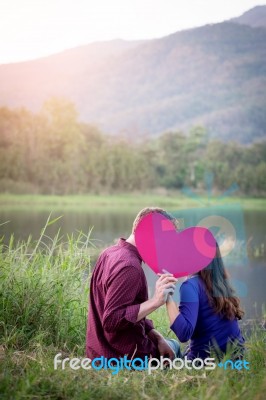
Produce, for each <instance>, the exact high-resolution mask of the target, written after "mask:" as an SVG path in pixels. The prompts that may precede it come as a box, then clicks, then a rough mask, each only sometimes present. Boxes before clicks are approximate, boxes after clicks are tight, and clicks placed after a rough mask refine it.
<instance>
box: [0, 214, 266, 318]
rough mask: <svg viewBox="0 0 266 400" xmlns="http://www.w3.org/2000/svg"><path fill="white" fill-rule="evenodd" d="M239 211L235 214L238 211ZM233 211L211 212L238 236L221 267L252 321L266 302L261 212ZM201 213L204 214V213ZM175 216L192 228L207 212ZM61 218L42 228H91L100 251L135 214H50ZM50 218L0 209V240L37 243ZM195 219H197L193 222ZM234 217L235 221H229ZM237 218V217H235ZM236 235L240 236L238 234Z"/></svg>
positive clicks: (265, 220) (265, 221) (125, 230)
mask: <svg viewBox="0 0 266 400" xmlns="http://www.w3.org/2000/svg"><path fill="white" fill-rule="evenodd" d="M238 211H239V210H238ZM238 211H237V210H236V209H231V210H229V211H228V210H226V211H224V210H222V211H221V210H218V211H217V210H215V213H216V214H217V213H220V214H219V215H221V214H222V212H226V213H227V214H224V215H226V217H228V218H229V220H231V222H232V224H233V225H234V226H235V227H236V226H237V228H236V231H237V229H238V230H239V232H238V231H237V235H240V233H241V235H243V234H244V236H242V237H241V240H240V239H239V240H238V241H239V242H241V241H242V242H244V246H243V243H242V247H241V251H240V253H241V254H238V255H237V258H236V259H235V260H234V262H231V261H230V259H228V260H226V257H225V264H226V267H228V270H229V273H230V275H231V278H232V279H233V281H234V283H235V285H236V286H237V293H238V295H239V296H240V297H241V301H242V304H243V305H244V308H245V311H246V316H245V318H254V317H256V316H260V315H261V310H262V305H263V304H265V303H266V299H265V282H266V257H265V243H266V231H265V226H266V213H265V212H264V211H262V210H257V211H251V210H248V211H244V212H243V213H242V216H241V219H239V215H240V214H239V215H238V216H237V212H238ZM204 213H205V214H204ZM174 214H175V216H176V217H179V216H180V221H181V223H183V225H184V226H183V227H187V226H191V225H195V224H196V223H197V222H198V221H199V220H200V219H202V218H203V217H206V209H205V211H204V212H203V211H202V210H201V209H194V210H193V209H192V210H185V211H184V212H183V214H182V211H180V210H177V211H175V213H174ZM60 215H63V216H62V218H61V219H60V220H59V221H57V222H56V223H55V224H53V225H51V226H49V227H48V228H47V232H46V233H47V234H48V235H49V236H51V237H53V236H54V235H55V234H56V233H57V231H58V229H59V228H60V229H61V233H62V234H72V233H74V234H78V231H83V232H84V233H87V232H89V230H90V228H91V227H93V230H92V234H91V237H92V238H93V240H94V243H95V244H96V245H97V247H99V248H103V247H105V246H107V245H110V244H113V243H114V242H115V241H116V240H117V239H118V238H119V237H121V236H122V237H127V236H128V235H129V233H130V231H131V226H132V221H133V220H134V217H135V215H136V212H135V211H132V212H131V211H128V210H127V211H120V210H114V209H112V210H109V209H108V207H107V208H105V209H103V210H94V211H93V212H90V211H89V210H88V211H87V210H84V209H82V210H77V209H75V210H73V211H72V210H67V211H65V212H64V209H63V210H62V212H58V211H56V212H53V214H52V218H55V217H57V216H60ZM48 216H49V211H39V210H34V208H33V209H32V210H29V209H28V210H25V209H24V210H19V209H16V210H0V224H1V223H3V222H6V221H9V222H8V223H7V224H4V225H2V226H0V235H1V236H3V235H4V237H5V238H4V241H5V242H6V243H7V242H8V240H9V237H10V235H11V234H12V233H14V235H15V238H16V239H27V237H28V236H29V235H32V237H33V238H34V239H37V238H38V237H39V235H40V231H41V229H42V227H43V226H44V225H45V222H46V220H47V218H48ZM195 218H196V219H195ZM234 218H235V220H234ZM236 218H237V219H236ZM240 231H241V232H240ZM144 271H145V274H146V276H147V280H148V285H149V291H150V294H152V292H153V287H154V282H155V280H156V276H155V274H154V273H153V272H152V271H151V270H150V269H149V268H148V267H147V266H145V265H144Z"/></svg>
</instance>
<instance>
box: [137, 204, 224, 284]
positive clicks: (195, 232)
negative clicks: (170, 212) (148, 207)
mask: <svg viewBox="0 0 266 400" xmlns="http://www.w3.org/2000/svg"><path fill="white" fill-rule="evenodd" d="M135 241H136V246H137V249H138V251H139V253H140V255H141V257H142V259H143V261H144V262H145V263H146V264H147V265H148V266H149V267H150V268H151V269H152V270H153V271H154V272H155V273H156V274H157V273H163V272H164V271H167V272H170V273H172V274H173V275H174V276H175V277H177V278H178V277H181V276H187V275H190V274H193V273H196V272H198V271H200V270H201V269H203V268H205V267H206V266H207V265H209V264H210V262H211V261H212V260H213V258H214V257H215V254H216V241H215V238H214V236H213V234H212V233H211V231H209V230H208V229H207V228H204V227H199V226H196V227H190V228H187V229H184V230H183V231H176V227H175V226H174V224H173V222H172V221H170V220H169V219H167V218H166V217H165V216H164V215H163V214H161V213H157V212H154V213H150V214H148V215H146V216H145V217H144V218H142V220H141V221H140V223H139V224H138V226H137V229H136V232H135Z"/></svg>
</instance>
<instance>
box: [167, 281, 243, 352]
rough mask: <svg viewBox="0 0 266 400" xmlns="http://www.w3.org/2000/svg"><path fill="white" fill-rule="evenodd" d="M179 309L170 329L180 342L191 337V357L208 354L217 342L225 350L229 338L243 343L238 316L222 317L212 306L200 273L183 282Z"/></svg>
mask: <svg viewBox="0 0 266 400" xmlns="http://www.w3.org/2000/svg"><path fill="white" fill-rule="evenodd" d="M179 310H180V314H179V315H178V316H177V318H176V319H175V321H174V322H173V324H172V325H171V329H172V330H173V331H174V332H175V334H176V335H177V337H178V338H179V340H180V341H181V342H186V341H187V340H189V339H191V341H190V346H189V350H188V352H187V353H186V355H187V357H188V358H190V359H193V358H195V357H200V358H205V357H208V356H209V347H210V345H216V344H218V346H219V348H220V349H221V351H222V352H225V351H226V346H227V344H228V342H230V341H237V342H238V343H240V344H242V343H244V338H243V336H242V335H241V331H240V329H239V325H238V321H237V319H236V318H235V319H233V320H230V319H228V318H226V317H222V316H221V315H219V314H217V313H216V312H215V311H214V308H213V307H212V306H211V305H210V302H209V298H208V296H207V293H206V287H205V284H204V282H203V281H202V279H201V278H200V276H198V275H195V276H193V277H191V278H189V279H188V280H187V281H185V282H184V283H183V284H182V285H181V287H180V305H179Z"/></svg>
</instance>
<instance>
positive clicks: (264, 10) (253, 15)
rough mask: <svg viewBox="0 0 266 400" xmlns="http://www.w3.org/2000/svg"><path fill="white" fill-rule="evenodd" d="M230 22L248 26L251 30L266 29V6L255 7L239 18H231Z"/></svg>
mask: <svg viewBox="0 0 266 400" xmlns="http://www.w3.org/2000/svg"><path fill="white" fill-rule="evenodd" d="M231 21H232V22H237V23H238V24H243V25H249V26H252V27H253V28H258V27H264V28H265V27H266V6H257V7H254V8H252V9H251V10H248V11H246V12H245V13H244V14H242V15H240V17H237V18H232V19H231Z"/></svg>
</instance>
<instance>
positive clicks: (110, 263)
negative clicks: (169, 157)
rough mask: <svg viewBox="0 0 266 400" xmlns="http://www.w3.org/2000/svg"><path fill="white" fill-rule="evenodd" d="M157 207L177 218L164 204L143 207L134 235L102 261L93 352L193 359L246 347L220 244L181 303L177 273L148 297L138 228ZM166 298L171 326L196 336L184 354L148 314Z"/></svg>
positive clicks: (89, 342) (91, 320)
mask: <svg viewBox="0 0 266 400" xmlns="http://www.w3.org/2000/svg"><path fill="white" fill-rule="evenodd" d="M152 212H157V213H158V212H159V213H162V214H163V215H164V216H166V217H167V218H168V219H170V220H171V219H173V217H172V216H171V215H170V214H168V213H167V212H166V211H164V210H163V209H161V208H145V209H143V210H142V211H140V212H139V214H138V215H137V217H136V218H135V221H134V223H133V229H132V234H131V235H130V236H129V238H128V239H127V240H125V239H122V238H121V239H120V240H119V241H118V243H117V244H116V245H114V246H111V247H109V248H107V249H105V250H104V251H103V252H102V253H101V255H100V256H99V258H98V260H97V263H96V266H95V268H94V271H93V274H92V278H91V284H90V304H89V313H88V327H87V336H86V353H87V357H89V358H90V359H94V358H97V357H101V356H104V357H105V358H113V357H115V358H118V359H119V358H120V357H124V356H125V355H127V357H128V358H142V359H144V357H145V356H148V357H150V356H152V357H153V358H158V359H159V358H160V356H163V357H168V358H171V359H174V358H180V357H184V356H185V355H186V357H187V358H188V359H190V360H193V359H194V358H201V359H203V360H204V359H205V358H207V357H209V353H210V350H211V349H214V350H215V352H216V354H217V356H218V358H220V356H221V355H223V354H224V353H225V352H226V349H227V348H228V345H229V344H230V343H233V344H235V345H236V348H239V349H243V343H244V338H243V337H242V334H241V332H240V329H239V326H238V322H237V320H238V319H241V317H242V316H243V311H242V310H241V308H240V302H239V299H238V298H237V297H235V294H234V290H233V289H232V287H231V286H230V284H229V282H228V277H227V274H226V271H225V269H224V266H223V262H222V259H221V255H220V252H219V247H218V245H217V252H216V257H215V258H214V260H213V261H212V262H211V263H210V264H209V265H208V266H207V267H206V268H204V269H203V270H202V271H200V272H198V273H197V274H194V275H192V276H189V277H188V279H187V280H186V281H185V282H183V283H182V285H181V287H180V304H179V306H178V305H177V304H176V302H175V301H174V300H173V299H172V296H171V295H170V294H169V293H173V290H174V287H175V286H174V285H175V283H176V282H177V279H176V278H175V277H174V276H173V275H171V274H162V275H161V276H160V277H159V279H158V280H157V282H156V287H155V294H154V296H153V297H152V298H151V299H148V291H147V281H146V277H145V274H144V272H143V269H142V267H141V263H142V259H141V257H140V255H139V253H138V250H137V248H136V244H135V238H134V232H135V231H136V228H137V226H138V224H139V222H140V221H141V219H142V218H143V217H144V216H146V215H148V214H149V213H152ZM165 303H166V307H167V312H168V316H169V320H170V328H171V329H172V330H173V332H174V333H175V334H176V336H177V338H178V339H179V341H180V342H187V341H189V340H190V343H189V345H188V347H187V349H186V351H185V353H184V354H182V353H181V350H180V345H179V342H178V341H177V340H174V339H168V338H165V337H163V336H162V335H161V334H160V333H159V332H158V331H157V330H155V329H154V326H153V323H152V321H151V320H149V319H147V318H146V317H147V316H148V315H149V314H151V313H152V312H153V311H154V310H156V309H157V308H159V307H161V306H162V305H163V304H165Z"/></svg>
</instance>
